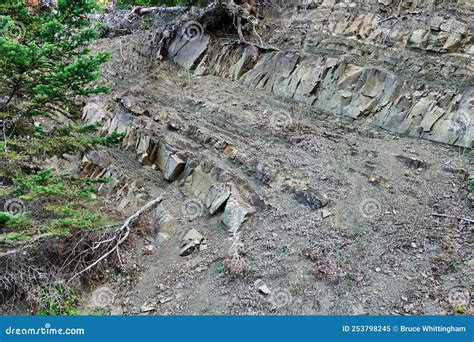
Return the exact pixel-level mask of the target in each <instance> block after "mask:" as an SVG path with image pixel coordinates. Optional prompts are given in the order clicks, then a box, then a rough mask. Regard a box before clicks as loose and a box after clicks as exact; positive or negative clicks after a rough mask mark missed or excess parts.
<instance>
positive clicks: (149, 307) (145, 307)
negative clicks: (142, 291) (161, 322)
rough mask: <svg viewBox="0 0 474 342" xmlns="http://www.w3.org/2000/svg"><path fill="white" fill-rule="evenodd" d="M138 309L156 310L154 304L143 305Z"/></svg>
mask: <svg viewBox="0 0 474 342" xmlns="http://www.w3.org/2000/svg"><path fill="white" fill-rule="evenodd" d="M140 311H141V312H150V311H156V307H155V306H147V305H144V306H142V307H141V308H140Z"/></svg>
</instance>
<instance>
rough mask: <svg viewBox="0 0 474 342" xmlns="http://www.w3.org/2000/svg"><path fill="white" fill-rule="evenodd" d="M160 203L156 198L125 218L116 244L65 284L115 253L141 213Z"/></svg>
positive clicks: (118, 231)
mask: <svg viewBox="0 0 474 342" xmlns="http://www.w3.org/2000/svg"><path fill="white" fill-rule="evenodd" d="M161 201H162V198H161V197H158V198H156V199H154V200H153V201H151V202H148V203H147V204H146V205H145V206H143V207H142V208H141V209H140V210H138V211H137V212H136V213H135V214H133V215H132V216H130V217H129V218H127V220H126V221H125V223H124V224H123V225H122V226H121V227H120V228H119V229H117V230H116V235H115V236H116V238H118V241H117V243H116V244H115V245H114V246H113V247H112V248H111V249H109V250H108V251H107V252H106V253H105V254H103V255H102V256H101V257H100V258H98V259H97V260H96V261H94V262H93V263H92V264H90V265H89V266H87V267H86V268H84V269H83V270H81V271H80V272H78V273H76V274H74V275H73V276H72V277H71V278H70V279H69V280H68V281H67V282H68V283H70V282H71V281H72V280H73V279H75V278H77V277H78V276H80V275H81V274H83V273H85V272H87V271H88V270H90V269H91V268H93V267H94V266H96V265H97V264H99V263H100V262H101V261H103V260H104V259H106V258H107V257H108V256H109V255H111V254H112V253H113V252H115V251H116V250H117V249H118V248H119V247H120V245H121V244H122V243H124V242H125V241H126V240H127V239H128V236H129V235H130V229H131V228H130V227H131V225H132V223H133V222H135V220H137V219H138V218H139V217H140V216H141V215H142V214H143V213H145V212H147V211H148V210H150V209H152V208H154V207H155V206H157V205H158V204H159V203H161ZM122 234H123V236H122V237H120V238H119V236H120V235H122ZM101 243H103V241H101V242H99V243H98V244H101Z"/></svg>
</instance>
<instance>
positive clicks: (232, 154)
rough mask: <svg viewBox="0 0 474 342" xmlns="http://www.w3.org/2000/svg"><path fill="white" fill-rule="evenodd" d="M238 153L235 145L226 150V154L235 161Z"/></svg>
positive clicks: (228, 146)
mask: <svg viewBox="0 0 474 342" xmlns="http://www.w3.org/2000/svg"><path fill="white" fill-rule="evenodd" d="M237 153H238V151H237V149H236V148H235V147H234V145H227V146H226V148H225V149H224V154H225V155H226V156H227V157H229V158H230V159H235V156H236V155H237Z"/></svg>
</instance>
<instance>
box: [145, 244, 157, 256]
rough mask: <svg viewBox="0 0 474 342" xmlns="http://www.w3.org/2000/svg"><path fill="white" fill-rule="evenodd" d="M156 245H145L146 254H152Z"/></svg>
mask: <svg viewBox="0 0 474 342" xmlns="http://www.w3.org/2000/svg"><path fill="white" fill-rule="evenodd" d="M155 248H156V247H155V246H153V245H148V246H145V254H151V253H153V251H154V250H155Z"/></svg>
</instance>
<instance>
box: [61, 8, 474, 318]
mask: <svg viewBox="0 0 474 342" xmlns="http://www.w3.org/2000/svg"><path fill="white" fill-rule="evenodd" d="M260 12H261V13H260V16H259V17H258V25H255V30H254V29H253V25H252V24H251V23H247V24H246V25H245V26H244V34H245V37H246V41H247V42H238V41H236V39H237V35H236V32H235V28H234V27H233V25H232V21H231V20H222V22H220V23H217V24H214V25H208V24H207V23H202V24H201V23H199V22H191V23H188V24H187V25H188V26H189V25H193V27H194V28H197V29H198V31H197V32H198V33H197V34H195V35H193V36H192V37H190V36H189V34H188V30H186V29H183V30H178V31H177V32H178V34H174V35H170V36H165V35H163V39H161V40H160V45H159V49H158V48H157V45H156V44H155V43H156V42H157V39H156V37H157V34H158V33H157V32H161V33H162V32H163V31H157V27H159V26H160V25H161V24H163V20H162V17H160V16H159V15H158V16H157V17H152V18H151V22H152V24H153V26H152V28H149V29H137V30H135V29H134V30H131V32H129V33H127V34H125V35H118V36H113V37H109V38H104V39H102V40H100V41H99V42H98V43H97V44H96V47H95V49H96V50H108V51H111V52H112V55H113V58H112V60H111V61H110V62H109V63H108V64H107V65H106V67H105V68H104V77H105V80H104V83H106V84H108V85H109V86H110V88H111V93H110V94H108V95H101V96H97V97H93V98H90V99H88V101H87V104H86V105H85V107H84V114H83V120H84V122H86V123H97V122H99V123H101V125H102V132H103V134H105V133H112V132H121V133H125V138H124V140H123V142H122V145H121V147H104V148H101V149H98V150H97V151H93V152H90V153H88V154H87V155H84V156H83V157H82V159H81V160H80V162H77V163H76V164H75V165H74V167H75V171H76V172H77V173H78V174H80V175H81V176H83V177H85V176H90V177H97V178H98V177H109V178H111V179H112V182H110V183H108V184H103V185H101V186H100V188H99V194H100V195H102V196H105V197H106V198H107V201H108V203H109V204H110V206H111V207H113V208H116V209H117V210H118V211H120V212H122V213H123V214H124V216H127V215H130V214H132V213H133V212H135V211H136V210H137V209H138V208H140V207H142V206H143V205H144V204H145V203H147V202H148V201H150V200H152V199H154V198H156V197H158V196H161V197H162V198H163V200H162V203H161V204H160V206H159V207H158V209H157V210H156V212H153V215H150V217H148V218H147V219H146V220H144V221H142V222H141V225H140V227H139V229H138V231H137V232H136V234H135V236H134V238H133V239H131V240H130V241H129V242H128V244H127V248H126V250H125V251H122V252H121V253H122V254H121V256H119V258H120V264H121V266H120V267H119V268H117V269H116V270H113V271H111V272H110V273H108V275H109V276H108V277H104V278H101V282H102V284H101V285H100V286H99V287H98V288H97V289H96V290H95V291H93V292H92V293H91V294H90V295H84V296H83V298H81V300H82V303H83V305H84V307H99V308H101V309H105V310H107V311H108V312H110V313H111V314H140V313H142V314H143V313H146V314H251V315H253V314H445V313H448V314H465V313H471V314H472V310H473V306H472V304H473V298H472V296H471V295H472V294H471V293H470V291H472V286H473V283H472V281H473V279H474V278H473V270H474V261H473V245H472V234H473V230H472V228H473V225H472V224H473V210H472V209H473V196H472V192H470V191H469V188H468V182H469V180H470V179H471V180H472V177H473V176H472V175H473V171H472V167H473V159H472V152H471V147H472V144H473V138H474V120H473V119H474V111H473V107H474V88H473V82H474V77H473V69H474V64H473V56H474V47H473V35H474V26H473V24H472V23H473V20H472V18H473V14H474V7H473V6H472V4H471V3H470V1H468V0H465V1H457V2H453V1H451V2H449V3H441V4H440V3H433V2H429V1H421V0H417V1H403V2H402V1H390V0H379V1H376V0H369V1H334V0H332V1H327V0H325V1H311V0H308V1H303V0H301V1H281V2H280V3H279V5H278V6H276V5H275V4H274V5H273V6H270V7H269V8H264V9H263V10H261V11H260ZM142 26H146V25H142ZM185 28H187V27H185ZM150 42H153V44H151V45H150ZM69 167H70V166H69Z"/></svg>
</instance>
